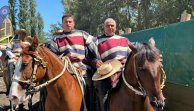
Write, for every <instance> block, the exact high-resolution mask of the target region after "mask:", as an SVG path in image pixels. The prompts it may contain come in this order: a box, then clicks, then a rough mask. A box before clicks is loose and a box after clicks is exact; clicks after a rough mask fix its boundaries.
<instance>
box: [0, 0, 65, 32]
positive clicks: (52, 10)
mask: <svg viewBox="0 0 194 111" xmlns="http://www.w3.org/2000/svg"><path fill="white" fill-rule="evenodd" d="M17 1H18V0H17ZM4 5H8V0H1V2H0V8H1V7H3V6H4ZM36 5H37V8H36V11H38V12H40V14H41V16H42V18H43V20H44V31H45V32H47V31H48V30H50V25H51V24H54V23H58V22H59V23H61V17H62V15H63V12H64V11H63V5H62V3H61V0H36Z"/></svg>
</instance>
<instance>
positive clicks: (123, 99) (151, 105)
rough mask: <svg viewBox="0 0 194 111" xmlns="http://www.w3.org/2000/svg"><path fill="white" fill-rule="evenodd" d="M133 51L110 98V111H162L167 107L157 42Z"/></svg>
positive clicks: (143, 45)
mask: <svg viewBox="0 0 194 111" xmlns="http://www.w3.org/2000/svg"><path fill="white" fill-rule="evenodd" d="M129 47H130V48H131V49H132V53H131V55H130V56H129V57H128V59H127V62H126V64H125V70H124V73H123V74H122V77H121V78H120V81H119V83H118V85H117V87H116V88H115V89H113V91H112V92H111V93H110V95H109V101H108V111H160V110H162V109H163V107H164V104H165V103H164V100H165V98H164V96H163V93H162V88H161V79H162V75H161V72H162V71H163V69H162V68H161V67H162V64H161V58H160V53H159V50H158V49H157V48H156V47H155V41H154V40H153V39H150V43H149V44H146V43H144V44H140V43H138V44H137V45H136V46H134V45H132V44H130V45H129ZM163 74H164V73H163ZM163 80H164V81H165V79H163ZM162 84H164V82H162Z"/></svg>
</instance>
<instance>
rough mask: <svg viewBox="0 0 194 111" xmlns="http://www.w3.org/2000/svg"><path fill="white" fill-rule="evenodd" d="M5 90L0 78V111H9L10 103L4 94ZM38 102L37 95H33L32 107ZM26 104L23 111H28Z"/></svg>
mask: <svg viewBox="0 0 194 111" xmlns="http://www.w3.org/2000/svg"><path fill="white" fill-rule="evenodd" d="M5 92H6V88H5V84H4V82H3V78H2V77H0V111H10V102H9V99H8V97H7V96H6V94H5ZM38 101H39V93H37V94H35V95H34V96H33V98H32V102H33V105H34V104H36V103H37V102H38ZM27 104H28V103H27V102H26V103H24V108H25V110H27V111H28V105H27Z"/></svg>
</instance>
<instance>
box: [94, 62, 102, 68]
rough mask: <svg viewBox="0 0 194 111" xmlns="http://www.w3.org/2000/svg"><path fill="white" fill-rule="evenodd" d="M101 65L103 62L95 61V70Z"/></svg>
mask: <svg viewBox="0 0 194 111" xmlns="http://www.w3.org/2000/svg"><path fill="white" fill-rule="evenodd" d="M102 64H103V62H102V61H101V60H97V61H96V68H99V67H100V66H101V65H102Z"/></svg>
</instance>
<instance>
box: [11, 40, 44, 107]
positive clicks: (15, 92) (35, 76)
mask: <svg viewBox="0 0 194 111" xmlns="http://www.w3.org/2000/svg"><path fill="white" fill-rule="evenodd" d="M21 47H22V53H21V57H20V58H19V60H18V62H17V63H16V66H15V73H14V75H13V79H12V84H11V88H10V93H9V99H10V100H11V101H12V102H13V104H15V105H17V104H19V103H23V102H24V101H26V100H27V99H28V98H29V96H30V94H28V90H29V89H30V88H31V87H34V85H35V84H36V82H37V81H39V80H40V79H41V78H43V77H44V74H45V71H46V70H45V64H44V61H43V60H42V59H41V58H40V57H39V56H38V53H37V51H36V49H37V47H38V38H37V37H34V39H33V42H32V44H31V45H29V46H23V45H21ZM39 66H41V67H39Z"/></svg>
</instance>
